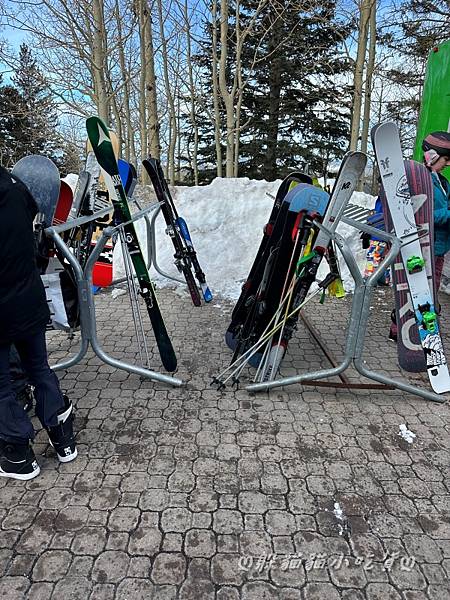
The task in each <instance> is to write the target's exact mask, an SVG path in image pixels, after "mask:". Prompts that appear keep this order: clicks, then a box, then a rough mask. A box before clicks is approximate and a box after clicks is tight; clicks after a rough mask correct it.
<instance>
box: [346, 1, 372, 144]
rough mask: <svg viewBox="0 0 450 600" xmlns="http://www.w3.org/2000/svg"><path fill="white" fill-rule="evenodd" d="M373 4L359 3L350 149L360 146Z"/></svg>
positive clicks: (370, 2) (368, 2)
mask: <svg viewBox="0 0 450 600" xmlns="http://www.w3.org/2000/svg"><path fill="white" fill-rule="evenodd" d="M371 4H372V0H361V2H360V4H359V28H358V50H357V54H356V61H355V71H354V78H353V106H352V123H351V130H350V150H356V149H357V147H358V137H359V128H360V120H361V106H362V94H363V74H364V63H365V60H366V51H367V34H368V29H369V20H370V9H371Z"/></svg>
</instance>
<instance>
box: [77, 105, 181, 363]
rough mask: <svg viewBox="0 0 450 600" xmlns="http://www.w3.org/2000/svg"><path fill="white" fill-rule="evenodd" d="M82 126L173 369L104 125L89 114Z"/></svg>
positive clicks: (171, 354) (164, 357) (162, 351)
mask: <svg viewBox="0 0 450 600" xmlns="http://www.w3.org/2000/svg"><path fill="white" fill-rule="evenodd" d="M86 128H87V132H88V136H89V140H90V142H91V144H92V148H93V151H94V153H95V156H96V158H97V161H98V163H99V165H100V167H101V168H102V171H103V174H104V178H105V182H106V185H107V188H108V192H109V195H110V199H111V201H112V203H113V206H114V209H115V213H116V216H117V218H118V219H119V220H120V222H122V223H124V232H125V237H126V243H127V247H128V251H129V253H130V258H131V261H132V263H133V267H134V270H135V272H136V276H137V279H138V282H139V286H140V288H141V291H140V293H141V296H142V297H143V299H144V301H145V305H146V308H147V312H148V314H149V317H150V321H151V324H152V327H153V331H154V334H155V339H156V343H157V346H158V349H159V353H160V356H161V360H162V363H163V365H164V367H165V368H166V369H167V370H168V371H175V369H176V368H177V358H176V355H175V351H174V349H173V346H172V342H171V340H170V337H169V334H168V333H167V329H166V325H165V323H164V319H163V316H162V313H161V310H160V308H159V305H158V300H157V297H156V292H155V288H154V286H153V283H152V281H151V279H150V276H149V274H148V270H147V265H146V262H145V259H144V256H143V254H142V250H141V248H140V246H139V240H138V238H137V235H136V230H135V228H134V224H133V223H132V222H130V219H131V213H130V208H129V206H128V201H127V197H126V194H125V190H124V189H123V185H122V182H121V179H120V175H119V168H118V165H117V159H116V156H115V154H114V150H113V146H112V143H111V140H110V137H109V132H108V128H107V127H106V125H105V124H104V123H103V121H102V120H101V119H99V118H98V117H89V118H88V119H87V121H86Z"/></svg>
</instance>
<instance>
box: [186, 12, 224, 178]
mask: <svg viewBox="0 0 450 600" xmlns="http://www.w3.org/2000/svg"><path fill="white" fill-rule="evenodd" d="M183 15H184V25H185V29H186V61H187V68H188V76H189V96H190V103H189V107H190V108H189V114H190V119H191V124H192V129H193V132H194V151H193V153H192V161H191V166H192V172H193V175H194V185H198V158H197V157H198V125H197V118H196V115H195V105H196V95H197V94H196V90H195V85H194V73H193V69H192V49H191V24H190V22H189V13H188V0H185V1H184V11H183ZM219 147H220V146H219Z"/></svg>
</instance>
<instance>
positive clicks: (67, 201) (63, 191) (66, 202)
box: [53, 180, 73, 225]
mask: <svg viewBox="0 0 450 600" xmlns="http://www.w3.org/2000/svg"><path fill="white" fill-rule="evenodd" d="M72 203H73V192H72V188H71V187H70V185H69V184H68V183H67V182H66V181H63V180H61V187H60V189H59V197H58V202H57V204H56V209H55V214H54V215H53V225H60V224H61V223H65V222H66V221H67V218H68V216H69V213H70V209H71V208H72Z"/></svg>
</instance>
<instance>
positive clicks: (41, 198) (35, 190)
mask: <svg viewBox="0 0 450 600" xmlns="http://www.w3.org/2000/svg"><path fill="white" fill-rule="evenodd" d="M12 174H13V175H14V176H15V177H17V178H18V179H20V181H22V183H24V184H25V185H26V187H27V188H28V190H29V192H30V194H31V195H32V196H33V198H34V199H35V201H36V204H37V205H38V209H39V213H40V215H41V217H40V220H41V222H42V224H43V227H44V228H45V227H50V225H51V224H52V222H53V215H54V214H55V209H56V205H57V203H58V198H59V190H60V185H61V180H60V176H59V171H58V168H57V167H56V165H55V163H54V162H53V161H51V160H50V159H49V158H46V157H45V156H39V155H37V154H32V155H30V156H25V157H24V158H21V159H20V160H19V161H18V162H17V163H16V164H15V165H14V168H13V170H12Z"/></svg>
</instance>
